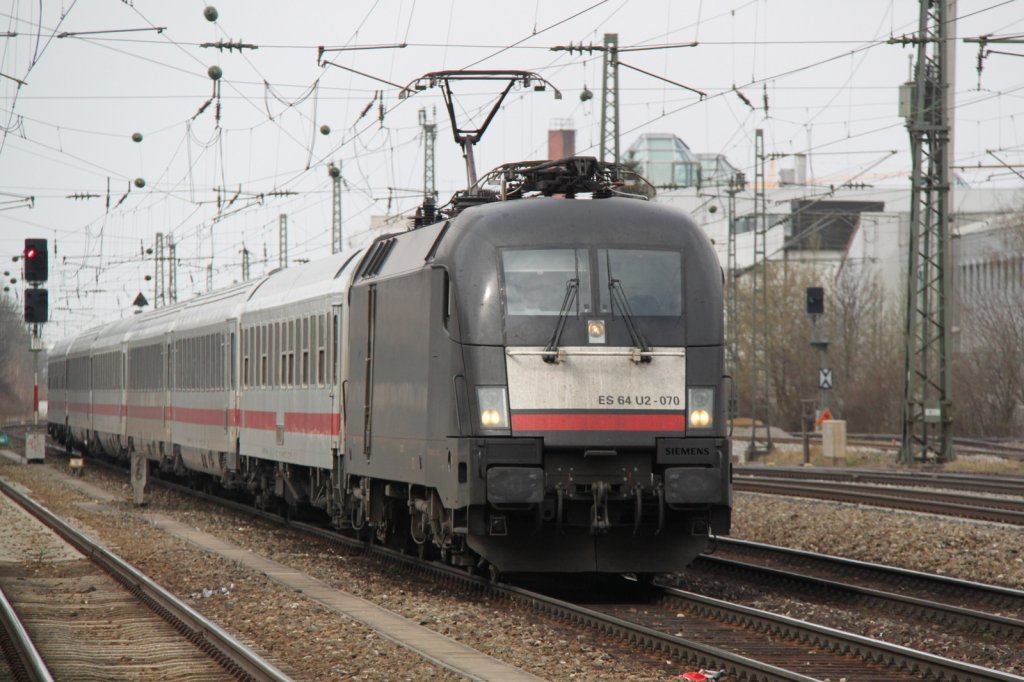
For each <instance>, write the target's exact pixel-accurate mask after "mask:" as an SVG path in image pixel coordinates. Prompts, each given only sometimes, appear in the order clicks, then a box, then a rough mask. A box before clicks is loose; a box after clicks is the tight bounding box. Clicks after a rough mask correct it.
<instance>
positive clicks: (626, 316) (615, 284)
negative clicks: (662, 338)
mask: <svg viewBox="0 0 1024 682" xmlns="http://www.w3.org/2000/svg"><path fill="white" fill-rule="evenodd" d="M608 291H609V292H610V293H611V298H612V312H613V313H614V312H615V304H616V303H618V305H619V310H620V311H621V313H622V319H623V320H625V322H626V329H627V330H629V338H631V339H633V344H634V345H636V347H637V348H639V349H640V352H641V353H647V352H649V351H650V350H651V347H650V346H648V345H647V341H646V340H645V339H644V335H643V334H641V333H640V328H639V327H637V326H636V320H634V319H633V310H632V309H631V308H630V307H629V300H627V299H626V292H625V291H623V289H622V282H621V281H619V280H617V279H614V278H612V279H611V280H610V281H609V282H608ZM616 294H618V296H616ZM650 361H651V356H650V355H641V356H640V362H650Z"/></svg>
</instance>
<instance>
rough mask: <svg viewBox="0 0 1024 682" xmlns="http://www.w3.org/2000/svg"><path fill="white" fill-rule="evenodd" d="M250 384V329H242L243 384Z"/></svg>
mask: <svg viewBox="0 0 1024 682" xmlns="http://www.w3.org/2000/svg"><path fill="white" fill-rule="evenodd" d="M248 385H249V330H248V329H243V330H242V386H248Z"/></svg>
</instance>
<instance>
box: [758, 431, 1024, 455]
mask: <svg viewBox="0 0 1024 682" xmlns="http://www.w3.org/2000/svg"><path fill="white" fill-rule="evenodd" d="M808 436H809V438H810V439H811V440H813V441H820V440H821V433H818V432H814V433H810V434H808ZM739 440H743V438H740V439H739ZM772 441H774V442H776V443H802V442H803V434H800V435H797V436H784V437H781V438H779V437H773V438H772ZM846 444H847V445H848V446H854V447H868V448H876V449H879V450H899V449H900V436H899V435H898V434H897V435H893V434H884V433H877V434H875V433H851V434H849V435H848V436H847V439H846ZM953 448H954V449H955V451H956V452H961V453H964V454H972V455H993V456H996V457H1004V458H1006V459H1015V460H1024V448H1022V447H1020V446H1017V445H1008V444H1006V443H998V442H993V441H988V440H982V439H978V438H954V439H953Z"/></svg>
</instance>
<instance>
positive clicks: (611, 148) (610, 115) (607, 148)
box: [601, 33, 619, 163]
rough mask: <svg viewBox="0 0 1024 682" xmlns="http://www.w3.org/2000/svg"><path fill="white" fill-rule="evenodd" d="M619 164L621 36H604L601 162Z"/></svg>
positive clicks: (610, 34) (614, 34)
mask: <svg viewBox="0 0 1024 682" xmlns="http://www.w3.org/2000/svg"><path fill="white" fill-rule="evenodd" d="M609 157H611V161H613V162H615V163H618V162H619V34H618V33H605V34H604V72H603V78H602V88H601V160H602V161H608V160H609Z"/></svg>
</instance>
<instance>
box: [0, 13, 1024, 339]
mask: <svg viewBox="0 0 1024 682" xmlns="http://www.w3.org/2000/svg"><path fill="white" fill-rule="evenodd" d="M213 7H215V8H216V14H217V18H216V21H209V20H208V18H207V16H206V12H205V10H206V8H207V3H206V2H192V1H190V0H175V1H174V2H168V1H167V0H164V1H158V0H32V1H29V0H8V3H6V7H5V8H4V7H0V22H3V23H5V24H6V26H0V41H2V43H0V47H2V57H0V127H2V130H0V135H2V138H0V263H2V270H3V271H5V272H8V273H9V274H8V275H6V276H5V279H4V282H5V284H6V285H7V286H8V287H9V288H10V291H9V292H8V293H7V294H4V295H7V296H18V297H19V298H20V296H21V287H22V286H23V285H22V283H21V282H20V275H21V272H20V264H19V263H15V262H12V260H11V258H12V257H14V256H17V255H18V254H20V252H21V250H22V247H23V241H24V239H25V238H26V237H42V238H46V239H48V240H49V245H50V280H49V282H48V288H49V290H50V320H51V321H50V323H48V324H47V325H46V328H45V336H46V338H47V340H48V341H54V340H57V339H59V338H62V337H64V336H66V335H69V334H73V333H76V332H78V331H81V330H82V329H85V328H87V327H89V326H93V325H95V324H97V323H100V322H103V321H107V320H111V319H117V318H120V317H124V316H127V315H130V314H131V313H132V307H131V303H132V301H133V300H134V299H135V297H136V295H137V294H138V293H140V292H142V293H143V294H144V295H145V296H146V297H147V298H149V299H152V298H153V287H154V282H152V281H147V280H146V277H147V275H148V276H152V275H153V274H154V269H155V266H154V261H153V257H152V255H148V253H147V251H148V250H150V249H153V248H154V246H155V243H156V239H157V236H156V235H157V234H158V233H160V234H163V235H165V236H168V237H169V238H171V239H173V240H174V242H175V243H176V255H177V258H178V267H177V277H178V300H185V299H188V298H191V297H192V296H195V295H199V294H201V293H203V292H205V291H206V290H207V276H208V272H209V273H212V279H213V285H214V287H215V288H216V287H219V286H224V285H227V284H230V283H232V282H236V281H239V280H240V279H241V277H242V252H243V249H244V250H247V251H248V252H249V253H250V272H251V275H252V276H260V275H262V274H264V273H266V272H269V271H270V270H272V269H274V268H276V267H277V266H278V263H279V247H278V227H279V221H280V216H281V215H282V214H284V215H286V216H287V223H288V257H289V261H290V262H292V263H294V262H296V261H298V260H303V259H310V260H312V259H316V258H318V257H320V256H322V255H325V254H327V253H329V252H330V234H331V233H330V224H331V207H332V200H331V197H332V187H331V179H330V177H329V175H328V165H329V164H330V163H335V164H336V165H338V166H339V167H340V168H341V173H342V176H341V177H342V198H341V202H342V216H343V225H342V230H343V235H344V242H345V245H346V246H349V245H351V246H360V245H362V244H364V243H365V242H366V240H367V239H368V238H369V231H368V230H369V224H370V218H371V216H377V215H410V214H411V213H412V212H413V211H414V210H415V208H416V206H417V204H418V203H419V202H420V200H421V198H422V191H423V153H424V145H423V138H422V129H421V126H420V111H421V110H423V111H425V114H426V116H427V117H428V118H429V119H434V120H436V123H437V139H436V151H435V155H436V171H435V177H436V182H437V189H438V193H439V195H440V200H441V203H444V202H446V201H447V200H448V198H449V197H450V195H451V193H452V192H453V191H455V190H458V189H461V188H463V187H464V186H465V184H466V182H465V178H466V174H465V166H464V164H463V160H462V155H461V150H460V148H459V147H458V146H457V145H456V143H455V141H454V139H453V136H452V131H451V124H450V122H449V120H448V115H447V112H446V110H445V107H444V102H443V99H442V97H441V91H440V89H439V88H428V89H426V90H421V91H416V93H415V94H414V95H413V96H411V97H406V98H400V96H399V95H400V92H401V91H402V88H403V87H404V86H406V85H408V84H410V83H411V82H413V81H414V80H416V79H417V78H419V77H420V76H422V75H423V74H425V73H428V72H433V71H442V70H456V69H487V70H521V71H530V72H533V73H536V74H537V75H538V76H540V77H542V78H543V79H545V80H546V81H547V82H548V83H549V84H550V85H551V86H552V87H549V88H547V90H546V91H543V92H538V91H535V90H534V89H533V88H523V87H519V86H517V87H516V88H514V89H513V90H512V91H511V92H510V93H509V95H508V97H507V98H506V100H505V102H504V103H503V105H502V107H501V108H500V110H499V111H498V112H497V113H496V115H495V117H494V120H493V122H492V123H491V125H490V127H489V128H488V129H487V131H486V133H485V134H484V135H483V138H482V139H481V140H480V142H479V143H478V144H477V145H476V147H475V155H476V165H477V168H478V170H479V172H480V173H481V174H482V173H483V172H485V171H486V170H488V169H490V168H493V167H495V166H497V165H500V164H502V163H506V162H511V161H520V160H528V159H538V158H545V157H546V156H547V131H548V129H549V128H550V127H551V126H552V125H553V124H554V122H556V121H559V122H561V121H565V120H570V121H571V122H572V126H573V127H574V128H575V129H576V130H577V152H578V153H580V154H587V155H598V153H599V131H600V118H601V107H600V101H601V87H602V84H601V80H602V55H601V53H600V52H596V51H587V50H582V51H581V50H578V49H577V50H573V51H568V50H561V51H553V50H551V48H552V47H556V46H569V45H573V46H576V47H579V46H580V45H583V46H586V45H589V44H594V45H600V44H602V42H603V37H604V35H605V34H606V33H617V34H618V39H619V46H620V49H621V50H622V52H621V53H620V61H621V62H622V64H623V66H620V70H619V101H620V123H619V129H620V145H621V148H622V150H623V151H625V150H626V149H627V148H628V146H629V145H630V144H631V143H632V142H633V141H634V140H635V139H636V138H637V136H639V135H640V134H642V133H666V132H668V133H674V134H675V135H677V136H679V137H680V138H681V139H682V140H683V141H684V142H685V143H686V144H687V145H688V146H689V147H690V148H691V149H692V150H693V151H694V152H713V153H721V154H725V155H726V156H727V157H728V158H729V160H730V161H731V162H732V163H733V164H734V165H735V166H737V167H738V168H740V169H741V170H744V171H745V172H746V173H747V175H748V177H753V165H754V136H755V130H756V129H758V128H760V129H762V130H764V138H765V147H766V152H768V153H769V154H770V155H772V157H773V158H772V160H771V161H770V162H769V170H768V176H769V179H771V178H772V177H773V176H774V172H775V171H776V170H777V169H778V168H784V167H787V165H791V163H792V161H791V160H790V159H791V156H790V155H792V154H794V153H805V154H807V155H808V159H809V175H810V177H811V179H812V181H813V182H815V183H817V184H824V185H828V184H839V183H842V182H847V181H851V180H852V181H855V182H864V183H868V184H876V185H877V184H900V183H903V184H906V183H908V182H909V181H908V176H909V173H910V167H911V157H910V152H909V139H908V135H907V131H906V128H905V126H904V122H903V119H901V118H900V117H899V113H898V107H897V97H898V89H899V86H900V84H902V83H904V82H905V81H907V80H908V79H909V77H910V68H911V59H912V56H913V48H911V47H908V46H906V45H903V44H899V42H891V40H890V39H892V38H899V37H903V36H909V35H912V34H913V33H914V32H915V31H916V30H917V21H918V3H917V2H912V1H910V0H861V1H860V2H838V1H837V0H831V1H826V2H822V1H821V0H724V1H722V0H719V1H716V2H711V1H707V2H704V1H703V0H685V1H684V0H558V1H551V0H548V1H546V2H541V1H540V0H533V1H532V2H530V1H526V2H519V3H509V2H500V3H499V2H492V1H491V0H345V2H324V1H318V0H306V1H304V2H297V3H284V2H280V1H277V2H269V1H266V0H225V1H221V2H215V3H214V5H213ZM956 14H957V16H958V22H957V27H956V37H957V40H956V41H955V42H954V43H953V48H954V49H953V52H954V53H955V82H954V89H955V97H956V106H955V109H954V129H955V135H954V158H955V165H957V166H958V169H957V173H958V174H959V175H960V176H961V177H962V179H963V180H964V181H965V182H968V183H970V184H972V185H977V186H993V187H995V186H999V187H1018V186H1019V187H1024V180H1022V176H1021V175H1019V174H1018V173H1019V172H1020V170H1021V167H1020V166H1018V167H1017V168H1015V169H1010V168H1007V167H1006V165H1009V166H1014V165H1015V164H1021V163H1024V141H1022V140H1021V138H1022V137H1024V130H1022V124H1024V68H1021V67H1022V66H1024V61H1022V60H1021V54H1024V45H1020V44H1013V43H1007V44H994V43H990V44H989V45H988V49H989V50H990V53H988V54H987V55H986V56H985V57H984V59H983V60H982V61H981V65H982V69H981V72H980V73H979V71H978V70H977V67H978V63H979V59H978V55H979V45H978V44H977V43H971V42H965V39H971V38H978V37H979V36H983V35H988V36H1021V35H1024V0H1010V1H1005V0H959V2H958V4H957V10H956ZM691 43H695V45H691ZM204 45H205V46H204ZM218 45H219V46H220V47H219V48H218V47H217V46H218ZM321 46H322V47H324V48H326V49H325V50H324V51H323V52H322V53H321V51H320V49H319V48H320V47H321ZM631 48H646V49H631ZM1002 53H1011V54H1002ZM1012 53H1017V54H1012ZM326 62H330V63H326ZM214 66H216V67H218V68H219V70H220V74H221V77H220V78H219V80H217V81H214V80H213V79H211V77H210V71H211V67H214ZM643 72H647V73H643ZM501 85H503V84H501ZM499 87H500V85H499V84H497V83H495V82H493V81H491V82H481V83H468V84H467V83H462V84H459V85H458V86H457V87H456V88H455V100H456V113H457V117H458V119H457V123H458V125H460V126H462V127H470V128H472V127H478V126H479V125H481V124H482V122H483V119H484V118H485V116H486V114H487V112H488V111H489V110H490V107H491V104H492V103H493V101H494V96H495V95H496V94H497V92H498V88H499ZM555 89H557V90H558V91H559V92H560V93H561V98H560V99H557V98H556V97H555V92H554V90H555ZM584 89H587V90H589V91H591V92H592V93H593V95H594V97H593V98H592V99H590V100H588V101H585V102H584V101H581V98H580V93H581V92H582V91H583V90H584ZM694 90H697V91H700V92H702V93H704V96H703V97H701V96H700V95H698V94H697V93H696V92H694ZM324 126H326V128H324ZM328 129H329V132H327V134H324V132H322V130H323V131H328ZM139 135H141V141H136V139H138V138H139ZM1004 164H1006V165H1004ZM979 165H980V167H979ZM11 278H15V279H17V280H19V281H18V282H17V283H15V284H10V283H9V280H10V279H11Z"/></svg>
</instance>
